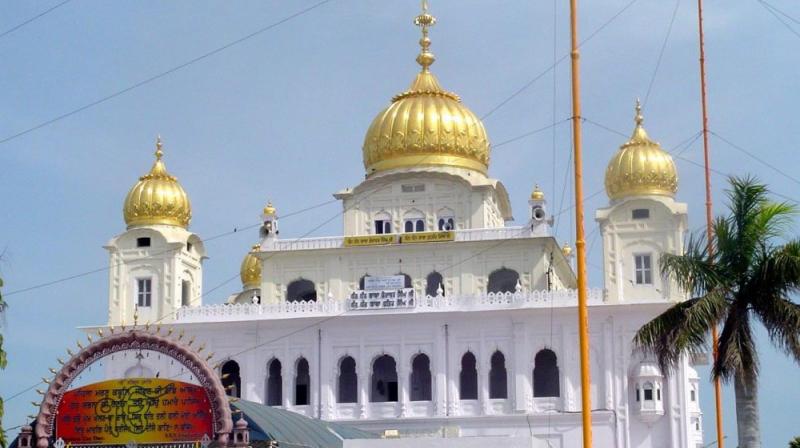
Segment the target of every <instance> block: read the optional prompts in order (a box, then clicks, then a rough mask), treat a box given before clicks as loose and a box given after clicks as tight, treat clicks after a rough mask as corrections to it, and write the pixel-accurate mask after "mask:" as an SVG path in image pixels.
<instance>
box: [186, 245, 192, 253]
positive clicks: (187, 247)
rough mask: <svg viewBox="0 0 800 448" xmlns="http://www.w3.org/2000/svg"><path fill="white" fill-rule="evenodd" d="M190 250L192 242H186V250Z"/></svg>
mask: <svg viewBox="0 0 800 448" xmlns="http://www.w3.org/2000/svg"><path fill="white" fill-rule="evenodd" d="M191 251H192V243H186V252H191Z"/></svg>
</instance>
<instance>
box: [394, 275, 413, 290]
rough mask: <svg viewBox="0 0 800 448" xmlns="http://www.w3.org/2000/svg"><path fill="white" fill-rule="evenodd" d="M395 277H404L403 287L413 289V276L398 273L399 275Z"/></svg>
mask: <svg viewBox="0 0 800 448" xmlns="http://www.w3.org/2000/svg"><path fill="white" fill-rule="evenodd" d="M395 275H402V276H403V287H404V288H411V287H412V284H411V276H410V275H408V274H404V273H402V272H398V273H397V274H395Z"/></svg>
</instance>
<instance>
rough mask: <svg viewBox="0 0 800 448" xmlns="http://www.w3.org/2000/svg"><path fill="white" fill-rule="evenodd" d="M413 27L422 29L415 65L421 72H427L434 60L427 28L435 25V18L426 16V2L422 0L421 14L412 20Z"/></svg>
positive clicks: (426, 0)
mask: <svg viewBox="0 0 800 448" xmlns="http://www.w3.org/2000/svg"><path fill="white" fill-rule="evenodd" d="M414 25H416V26H418V27H420V28H421V29H422V38H421V39H420V40H419V46H420V47H422V49H421V50H420V52H419V55H417V63H418V64H419V65H421V66H422V71H423V72H427V71H428V67H430V66H431V64H433V62H434V61H435V60H436V57H434V55H433V53H431V52H430V47H431V39H430V37H428V28H430V27H432V26H434V25H436V17H434V16H432V15H430V14H428V0H422V14H420V15H418V16H417V17H415V18H414Z"/></svg>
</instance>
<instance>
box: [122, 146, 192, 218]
mask: <svg viewBox="0 0 800 448" xmlns="http://www.w3.org/2000/svg"><path fill="white" fill-rule="evenodd" d="M162 146H163V145H162V143H161V136H159V137H158V138H157V139H156V152H155V156H156V161H155V163H153V167H152V168H150V172H149V173H147V174H145V175H144V176H142V177H140V178H139V182H137V183H136V185H134V186H133V188H131V189H130V191H129V192H128V196H127V197H126V198H125V205H124V207H123V208H122V214H123V216H124V217H125V224H127V225H128V228H131V227H136V226H146V225H168V226H178V227H183V228H187V227H189V221H190V220H191V219H192V205H191V204H190V203H189V196H187V195H186V192H185V191H184V190H183V187H182V186H181V184H180V183H179V182H178V179H176V178H175V177H174V176H172V175H170V174H169V173H168V172H167V167H166V166H165V165H164V161H163V160H161V158H162V157H163V156H164V151H163V150H162V149H161V148H162Z"/></svg>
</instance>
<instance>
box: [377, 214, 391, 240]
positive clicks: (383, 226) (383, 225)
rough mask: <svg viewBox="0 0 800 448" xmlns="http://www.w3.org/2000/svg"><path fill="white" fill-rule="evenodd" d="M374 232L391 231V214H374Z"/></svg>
mask: <svg viewBox="0 0 800 448" xmlns="http://www.w3.org/2000/svg"><path fill="white" fill-rule="evenodd" d="M375 233H376V234H379V235H380V234H384V233H392V216H391V215H390V214H388V213H386V212H381V213H378V214H377V215H375Z"/></svg>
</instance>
